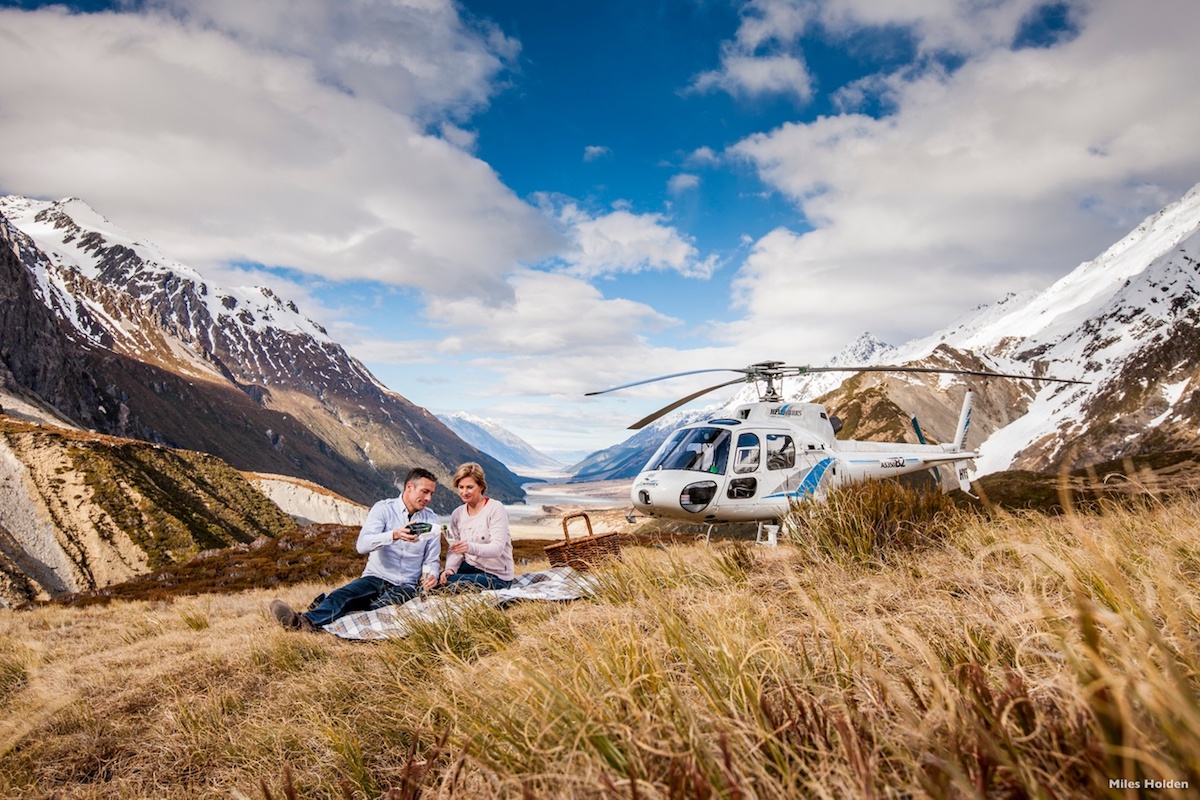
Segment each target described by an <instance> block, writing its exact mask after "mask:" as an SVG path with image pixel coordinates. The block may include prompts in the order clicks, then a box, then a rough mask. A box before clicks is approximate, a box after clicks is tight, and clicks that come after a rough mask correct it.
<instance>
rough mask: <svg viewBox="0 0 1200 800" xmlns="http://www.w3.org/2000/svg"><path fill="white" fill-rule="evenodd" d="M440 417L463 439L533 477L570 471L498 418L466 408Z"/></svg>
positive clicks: (551, 475) (547, 476) (439, 417)
mask: <svg viewBox="0 0 1200 800" xmlns="http://www.w3.org/2000/svg"><path fill="white" fill-rule="evenodd" d="M438 419H440V420H441V421H442V422H443V423H445V424H446V427H448V428H450V430H452V431H454V432H455V433H457V434H458V435H459V436H460V437H462V439H463V441H465V442H468V443H470V444H471V445H473V446H475V447H478V448H479V449H480V450H482V451H483V452H485V453H487V454H488V455H490V456H492V457H493V458H495V459H496V460H497V461H500V462H501V463H503V464H504V465H505V466H506V467H508V468H509V469H510V470H512V471H513V472H515V473H518V474H519V475H522V476H524V477H530V478H561V477H565V476H566V475H567V474H568V467H567V465H566V464H563V463H562V462H561V461H557V460H556V459H554V458H551V457H550V456H548V455H546V454H545V453H543V452H541V451H540V450H538V449H537V448H536V447H534V446H533V445H531V444H529V442H527V441H525V440H524V439H522V438H521V437H520V436H517V435H516V434H515V433H513V432H512V431H510V430H508V429H506V428H505V427H503V426H502V425H500V424H499V423H498V422H496V421H495V420H490V419H484V418H482V417H477V416H475V415H474V414H468V413H467V412H465V411H459V412H456V413H454V414H438Z"/></svg>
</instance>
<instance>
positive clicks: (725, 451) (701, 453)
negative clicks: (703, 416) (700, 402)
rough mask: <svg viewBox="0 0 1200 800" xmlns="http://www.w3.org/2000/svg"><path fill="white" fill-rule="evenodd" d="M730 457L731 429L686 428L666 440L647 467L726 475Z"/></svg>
mask: <svg viewBox="0 0 1200 800" xmlns="http://www.w3.org/2000/svg"><path fill="white" fill-rule="evenodd" d="M728 460H729V431H727V430H722V429H721V428H685V429H683V430H681V431H676V432H675V435H673V436H672V437H671V438H670V439H668V440H667V441H665V442H663V444H662V447H660V448H658V452H657V453H655V454H654V457H653V458H651V459H650V461H649V463H648V464H647V465H646V469H682V470H691V471H693V472H708V473H711V474H715V475H724V474H725V464H726V462H727V461H728Z"/></svg>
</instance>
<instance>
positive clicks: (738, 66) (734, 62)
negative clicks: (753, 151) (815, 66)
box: [692, 51, 813, 102]
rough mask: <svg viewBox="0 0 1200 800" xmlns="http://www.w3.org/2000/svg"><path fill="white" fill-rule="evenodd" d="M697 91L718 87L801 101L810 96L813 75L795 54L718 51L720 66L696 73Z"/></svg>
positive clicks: (694, 84) (733, 93)
mask: <svg viewBox="0 0 1200 800" xmlns="http://www.w3.org/2000/svg"><path fill="white" fill-rule="evenodd" d="M692 88H693V89H695V90H696V91H701V92H705V91H712V90H716V89H720V90H722V91H725V92H728V93H729V94H732V95H748V96H751V97H753V96H757V95H763V94H791V95H794V96H795V97H796V99H797V100H800V101H801V102H808V101H809V100H811V99H812V92H813V87H812V76H811V75H810V74H809V72H808V68H807V67H806V66H805V64H804V61H803V60H802V59H800V58H797V57H796V56H790V55H770V56H760V55H753V54H741V53H738V52H736V51H733V52H725V53H722V54H721V69H719V70H713V71H711V72H704V73H701V74H700V75H699V76H697V78H696V80H695V82H694V83H693V84H692Z"/></svg>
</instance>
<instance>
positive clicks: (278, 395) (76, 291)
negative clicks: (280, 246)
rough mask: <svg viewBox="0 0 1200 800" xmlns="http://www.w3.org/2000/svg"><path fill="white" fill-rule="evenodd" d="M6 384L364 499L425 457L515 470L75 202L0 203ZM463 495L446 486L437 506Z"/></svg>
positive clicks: (109, 427)
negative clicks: (5, 299)
mask: <svg viewBox="0 0 1200 800" xmlns="http://www.w3.org/2000/svg"><path fill="white" fill-rule="evenodd" d="M0 271H2V272H3V275H4V278H5V280H4V285H5V288H6V289H7V290H8V293H9V296H11V297H12V298H14V302H12V303H11V304H10V305H6V307H5V311H6V312H8V313H5V314H2V315H0V345H2V346H0V383H4V384H5V386H6V388H12V390H13V391H14V392H15V393H16V394H21V393H24V395H27V396H28V397H29V398H30V403H31V404H32V403H33V401H35V400H40V401H41V402H42V403H44V404H45V405H47V406H48V407H51V408H53V409H57V410H58V411H59V412H61V414H62V415H64V416H65V417H66V418H68V419H69V420H70V421H71V422H72V423H74V424H76V425H78V426H79V427H82V428H85V429H88V428H94V429H96V430H98V431H101V432H102V433H106V434H112V435H117V436H124V437H128V438H136V439H143V440H148V441H152V442H156V443H159V444H164V445H170V446H173V447H181V448H186V449H191V450H200V451H203V452H207V453H212V454H214V455H218V456H220V457H222V458H224V459H225V460H226V461H228V462H229V463H231V464H233V465H234V466H236V467H237V468H239V469H245V470H250V471H255V472H268V473H274V474H284V475H292V476H294V477H299V478H304V479H307V480H311V481H313V482H315V483H318V484H321V485H323V486H326V487H328V488H330V489H333V490H334V491H337V492H338V493H340V494H342V495H344V496H346V497H349V498H351V499H353V500H355V501H357V502H362V503H369V502H373V501H375V500H378V499H379V498H380V497H383V496H388V495H390V494H392V493H393V492H394V491H395V481H396V480H398V479H399V478H402V477H403V475H404V474H405V473H406V472H407V471H408V470H409V469H411V468H412V467H413V466H414V465H419V466H422V467H425V468H427V469H431V470H432V471H433V472H434V473H435V474H436V475H439V476H441V477H442V479H443V480H444V479H445V478H446V477H448V475H449V474H450V472H451V471H452V470H453V468H454V466H455V465H457V464H461V463H463V462H464V461H478V462H480V463H482V464H483V465H484V467H485V469H487V470H488V478H489V486H490V488H491V489H492V494H493V496H495V497H497V499H501V500H505V501H512V500H516V499H520V498H521V497H523V492H522V490H521V489H520V486H519V485H518V483H517V480H516V476H514V475H513V474H512V473H511V472H509V471H508V470H507V469H506V468H505V467H504V466H503V465H502V464H501V463H499V462H498V461H496V460H495V459H493V458H491V457H490V456H488V455H487V454H486V453H483V452H480V451H479V450H478V449H476V448H474V447H472V446H470V445H469V444H467V443H466V442H464V441H463V440H462V439H461V438H459V437H458V436H456V435H455V434H454V433H453V432H452V431H450V430H449V429H448V428H447V427H446V426H445V425H443V424H442V423H441V422H439V421H438V420H436V419H435V418H434V417H433V415H432V414H430V413H429V412H428V411H426V410H425V409H423V408H419V407H417V406H414V405H413V404H412V403H410V402H409V401H407V400H406V399H404V398H403V397H402V396H400V395H399V394H397V393H396V392H393V391H390V390H389V389H387V388H386V387H384V386H383V385H382V384H380V383H379V382H378V381H377V380H376V379H375V378H374V376H372V375H371V374H370V372H369V371H368V370H367V369H366V367H364V366H363V365H362V364H361V363H360V362H358V361H357V360H356V359H354V358H353V357H351V356H350V355H349V354H348V353H347V352H346V351H345V349H344V348H342V346H341V345H339V344H338V343H337V342H335V341H333V340H332V339H330V337H329V336H328V334H327V333H326V332H325V330H324V329H322V328H321V327H320V326H319V325H317V324H316V323H314V322H313V321H311V320H309V319H307V318H306V317H304V316H303V315H302V314H301V313H300V311H299V309H298V308H297V307H296V305H295V304H294V303H291V302H288V301H287V300H285V299H284V298H281V297H279V296H278V295H277V294H275V293H274V292H273V291H271V290H270V289H266V288H262V287H239V288H236V289H229V288H224V287H220V286H217V285H216V284H214V283H212V282H210V281H207V280H205V279H204V278H202V277H201V275H200V274H199V273H198V272H197V271H196V270H194V269H192V268H191V267H189V266H187V265H185V264H182V263H180V262H178V261H175V260H173V259H171V258H169V257H167V256H166V255H165V254H164V253H163V252H161V251H160V250H159V249H158V248H157V247H155V246H153V245H151V244H148V243H146V242H145V241H144V240H140V239H138V238H137V237H135V236H133V235H131V234H129V233H128V232H126V231H123V230H121V229H120V228H119V227H117V226H116V225H113V224H112V223H111V222H110V221H109V220H106V219H105V218H104V217H103V216H101V215H100V214H97V213H96V212H95V211H94V210H92V209H91V208H90V207H88V206H87V204H86V203H83V202H82V201H80V200H78V199H73V198H72V199H67V200H60V201H55V202H48V201H41V200H30V199H28V198H23V197H11V196H10V197H2V198H0ZM453 503H454V494H453V492H451V491H450V490H449V488H448V487H447V486H443V487H442V488H440V489H439V491H438V494H437V495H435V498H434V504H435V506H436V507H438V508H446V507H449V506H451V505H452V504H453Z"/></svg>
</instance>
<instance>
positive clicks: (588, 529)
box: [562, 511, 592, 541]
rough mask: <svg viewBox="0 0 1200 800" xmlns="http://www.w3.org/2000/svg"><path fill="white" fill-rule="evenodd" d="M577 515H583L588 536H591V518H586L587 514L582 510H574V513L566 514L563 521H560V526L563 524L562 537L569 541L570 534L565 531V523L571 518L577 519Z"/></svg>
mask: <svg viewBox="0 0 1200 800" xmlns="http://www.w3.org/2000/svg"><path fill="white" fill-rule="evenodd" d="M579 517H583V521H584V522H586V523H587V532H588V536H591V535H592V521H591V519H589V518H588V515H587V514H585V513H584V512H582V511H576V512H575V513H574V514H567V515H566V516H565V517H563V521H562V526H563V538H564V539H566V540H567V541H570V540H571V534H570V533H568V532H567V523H568V522H570V521H571V520H573V519H578V518H579Z"/></svg>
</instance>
